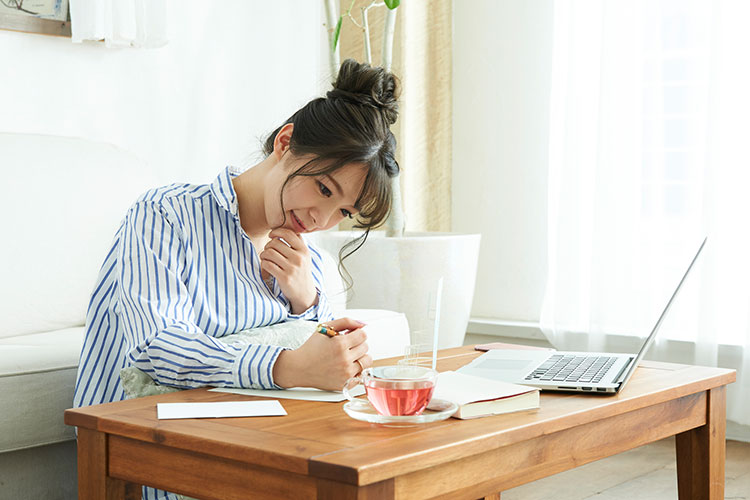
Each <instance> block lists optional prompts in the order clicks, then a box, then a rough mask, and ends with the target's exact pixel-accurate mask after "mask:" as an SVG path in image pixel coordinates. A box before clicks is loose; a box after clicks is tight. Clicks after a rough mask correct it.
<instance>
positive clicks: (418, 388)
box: [365, 378, 435, 416]
mask: <svg viewBox="0 0 750 500" xmlns="http://www.w3.org/2000/svg"><path fill="white" fill-rule="evenodd" d="M434 390H435V383H434V381H432V380H415V381H412V380H400V381H397V382H396V381H393V380H378V379H376V378H373V379H369V380H367V381H366V383H365V391H367V399H368V400H369V401H370V404H372V406H373V407H375V409H376V410H377V412H378V413H380V414H381V415H390V416H393V415H421V414H422V412H423V411H424V409H425V407H426V406H427V405H428V404H429V402H430V399H432V392H433V391H434Z"/></svg>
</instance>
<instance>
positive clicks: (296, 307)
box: [289, 288, 318, 314]
mask: <svg viewBox="0 0 750 500" xmlns="http://www.w3.org/2000/svg"><path fill="white" fill-rule="evenodd" d="M289 302H290V303H291V309H292V314H302V313H304V312H305V311H307V310H308V309H310V308H311V307H313V306H315V305H317V304H318V289H317V288H315V289H313V293H312V296H309V297H307V298H306V299H298V300H290V301H289Z"/></svg>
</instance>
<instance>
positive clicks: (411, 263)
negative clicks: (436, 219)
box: [308, 231, 480, 348]
mask: <svg viewBox="0 0 750 500" xmlns="http://www.w3.org/2000/svg"><path fill="white" fill-rule="evenodd" d="M357 234H358V233H356V232H350V231H326V232H321V233H313V234H310V235H308V237H310V239H311V240H312V241H313V242H314V243H315V244H316V245H318V246H319V247H321V248H323V249H324V250H326V251H327V252H328V253H330V254H331V255H332V256H334V258H335V259H336V260H337V261H338V254H339V249H340V248H341V247H342V246H343V245H345V244H346V243H347V242H349V241H351V240H352V238H353V237H354V236H356V235H357ZM479 243H480V235H479V234H457V233H441V232H434V233H432V232H430V233H406V234H405V235H404V236H403V237H400V238H386V237H385V234H384V232H383V231H373V232H371V233H370V235H369V237H368V239H367V242H366V243H365V244H364V246H362V248H360V249H359V250H357V251H356V252H355V253H354V254H353V255H352V256H350V257H349V258H347V259H346V260H344V265H345V266H346V268H347V270H348V271H349V273H350V274H351V275H352V278H353V280H354V284H353V287H352V289H351V290H349V294H348V303H347V307H349V308H363V309H364V308H370V309H373V308H374V309H390V310H392V311H399V312H403V313H404V314H406V317H407V319H408V321H409V328H410V330H411V332H412V339H411V341H412V343H418V342H422V341H423V339H422V338H419V339H417V338H415V336H414V334H415V333H416V332H423V331H425V330H428V331H430V332H432V329H433V325H434V300H435V293H434V292H435V291H436V289H437V283H438V280H439V279H440V278H441V277H442V278H443V294H442V302H441V309H440V337H439V341H438V345H439V347H440V348H447V347H457V346H460V345H463V341H464V336H465V334H466V326H467V324H468V321H469V314H470V312H471V301H472V299H473V297H474V284H475V281H476V272H477V262H478V258H479ZM431 302H432V303H431ZM430 309H433V312H432V313H431V311H430ZM430 341H431V337H430Z"/></svg>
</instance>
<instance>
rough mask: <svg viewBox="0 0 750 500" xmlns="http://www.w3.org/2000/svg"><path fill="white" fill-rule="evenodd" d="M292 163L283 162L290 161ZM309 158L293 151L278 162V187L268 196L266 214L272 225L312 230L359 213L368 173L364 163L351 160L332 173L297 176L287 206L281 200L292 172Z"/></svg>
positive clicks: (287, 193)
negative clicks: (281, 203)
mask: <svg viewBox="0 0 750 500" xmlns="http://www.w3.org/2000/svg"><path fill="white" fill-rule="evenodd" d="M287 161H288V164H284V165H282V163H284V162H287ZM306 161H307V160H304V159H303V160H300V159H298V158H297V159H295V158H294V157H293V156H291V155H290V154H287V155H285V158H284V160H282V162H281V163H280V164H279V165H277V167H281V168H279V169H278V170H277V173H278V174H277V178H276V181H275V182H274V183H273V184H275V185H276V187H275V188H274V189H273V190H272V191H273V193H272V194H271V196H267V197H266V216H267V220H268V222H269V225H270V227H272V228H275V227H278V226H281V227H284V228H287V229H291V230H292V231H294V232H295V233H311V232H313V231H323V230H325V229H329V228H331V227H333V226H335V225H336V224H338V223H339V222H341V221H342V220H343V219H344V218H345V217H350V216H353V215H356V214H357V212H358V209H357V208H356V207H355V206H354V203H355V202H356V200H357V197H358V196H359V193H360V192H361V191H362V186H363V184H364V182H365V177H366V176H367V170H366V168H365V167H364V166H363V165H359V164H349V165H345V166H343V167H341V168H339V169H338V170H335V171H333V172H331V173H329V174H325V175H316V176H312V177H309V176H297V177H294V178H293V179H291V180H290V181H289V183H288V184H287V185H286V188H285V189H284V195H283V199H284V206H283V210H284V212H283V213H282V207H281V206H280V204H279V193H280V189H281V186H282V185H283V184H284V181H285V180H286V178H287V177H288V176H289V174H290V173H291V172H293V171H294V170H296V169H297V168H299V166H301V165H302V164H304V163H305V162H306Z"/></svg>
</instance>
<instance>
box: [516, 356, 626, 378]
mask: <svg viewBox="0 0 750 500" xmlns="http://www.w3.org/2000/svg"><path fill="white" fill-rule="evenodd" d="M616 360H617V358H616V357H612V356H570V355H563V354H555V355H553V356H550V358H549V359H548V360H547V361H545V362H544V363H542V364H541V365H539V367H538V368H537V369H536V370H534V371H533V372H531V373H530V374H529V375H528V376H527V377H526V380H542V381H549V382H582V383H585V384H586V383H593V384H595V383H597V382H599V381H601V379H602V377H604V375H605V374H606V373H607V370H609V369H610V368H611V367H612V365H613V364H614V363H615V361H616Z"/></svg>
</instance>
